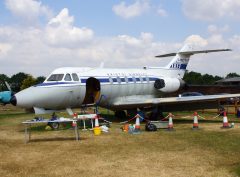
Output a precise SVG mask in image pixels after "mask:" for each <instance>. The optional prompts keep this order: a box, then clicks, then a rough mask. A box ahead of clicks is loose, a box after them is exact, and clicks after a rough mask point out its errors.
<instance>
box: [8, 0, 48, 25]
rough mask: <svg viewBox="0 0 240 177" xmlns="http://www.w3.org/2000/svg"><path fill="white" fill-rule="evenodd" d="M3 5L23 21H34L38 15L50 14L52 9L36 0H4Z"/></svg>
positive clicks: (46, 15)
mask: <svg viewBox="0 0 240 177" xmlns="http://www.w3.org/2000/svg"><path fill="white" fill-rule="evenodd" d="M5 5H6V8H7V9H9V10H10V11H11V13H12V14H13V15H14V16H15V17H17V18H19V19H22V20H23V21H24V22H25V23H26V22H27V23H34V22H35V21H36V20H38V18H39V17H40V16H45V17H47V18H50V17H51V16H52V11H51V10H50V9H49V8H48V7H47V6H44V5H42V3H41V2H40V1H36V0H5Z"/></svg>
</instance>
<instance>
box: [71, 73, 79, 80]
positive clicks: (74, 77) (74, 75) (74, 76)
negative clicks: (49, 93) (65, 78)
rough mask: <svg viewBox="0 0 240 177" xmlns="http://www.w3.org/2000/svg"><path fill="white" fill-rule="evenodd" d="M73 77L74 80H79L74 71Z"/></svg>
mask: <svg viewBox="0 0 240 177" xmlns="http://www.w3.org/2000/svg"><path fill="white" fill-rule="evenodd" d="M72 78H73V80H74V81H79V78H78V76H77V74H76V73H72Z"/></svg>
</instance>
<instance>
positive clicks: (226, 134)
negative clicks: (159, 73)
mask: <svg viewBox="0 0 240 177" xmlns="http://www.w3.org/2000/svg"><path fill="white" fill-rule="evenodd" d="M31 116H32V115H20V116H16V118H13V117H12V118H10V119H9V121H10V123H9V122H8V120H6V118H2V119H0V123H2V124H0V159H1V161H0V176H39V177H40V176H41V177H42V176H51V177H54V176H58V177H59V176H84V177H88V176H89V177H90V176H114V177H116V176H130V177H131V176H140V177H141V176H144V177H145V176H151V177H153V176H180V177H181V176H184V177H185V176H237V173H236V168H239V167H240V165H239V159H240V143H239V141H238V140H239V138H240V128H239V124H237V125H236V128H235V129H229V130H222V129H220V125H221V124H219V123H203V124H200V126H201V127H202V129H201V130H199V131H192V130H191V123H190V122H185V121H183V123H181V122H177V123H176V124H175V129H176V131H174V132H167V131H165V130H160V131H157V132H144V131H142V132H141V134H139V135H131V134H127V133H123V132H122V131H121V130H120V125H119V124H117V123H114V124H113V126H112V128H111V130H110V133H108V134H102V135H100V136H94V135H93V133H92V132H90V131H81V132H80V136H81V141H79V142H76V141H75V140H74V138H75V137H74V132H73V130H61V131H38V130H36V131H33V133H32V138H33V141H32V142H30V143H29V144H26V145H25V144H24V132H23V129H24V127H23V126H22V125H21V123H20V122H21V121H22V120H25V119H28V118H30V117H31Z"/></svg>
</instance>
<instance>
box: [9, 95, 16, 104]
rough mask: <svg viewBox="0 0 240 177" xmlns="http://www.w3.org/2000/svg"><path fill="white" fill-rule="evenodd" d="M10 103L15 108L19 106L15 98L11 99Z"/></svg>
mask: <svg viewBox="0 0 240 177" xmlns="http://www.w3.org/2000/svg"><path fill="white" fill-rule="evenodd" d="M10 103H11V104H12V105H14V106H16V105H17V98H16V97H15V96H12V98H11V99H10Z"/></svg>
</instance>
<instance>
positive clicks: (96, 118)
mask: <svg viewBox="0 0 240 177" xmlns="http://www.w3.org/2000/svg"><path fill="white" fill-rule="evenodd" d="M94 119H95V126H94V128H96V127H99V121H98V115H96V116H95V118H94Z"/></svg>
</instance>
